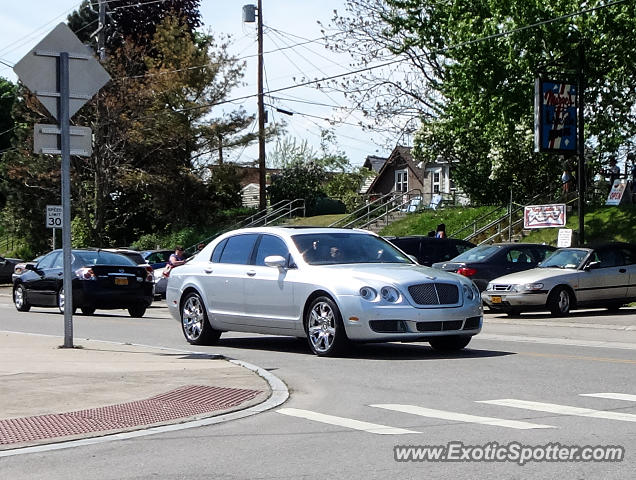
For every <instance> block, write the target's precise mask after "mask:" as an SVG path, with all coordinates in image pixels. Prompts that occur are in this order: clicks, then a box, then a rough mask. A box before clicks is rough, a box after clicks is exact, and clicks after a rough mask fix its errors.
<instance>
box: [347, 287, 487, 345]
mask: <svg viewBox="0 0 636 480" xmlns="http://www.w3.org/2000/svg"><path fill="white" fill-rule="evenodd" d="M338 303H339V306H340V311H341V313H342V321H343V323H344V326H345V330H346V331H347V336H348V337H349V339H350V340H354V341H365V342H372V341H394V340H395V341H417V340H422V339H426V338H429V337H438V336H447V335H462V336H464V335H470V336H472V335H476V334H477V333H479V332H480V331H481V327H482V324H483V309H482V306H481V302H479V303H475V302H472V303H470V304H468V303H465V304H464V305H461V306H458V307H444V306H431V307H427V308H415V307H413V306H411V305H409V304H398V305H386V304H385V305H378V304H375V303H374V302H367V301H365V300H363V299H362V298H361V297H360V296H359V295H341V296H339V297H338Z"/></svg>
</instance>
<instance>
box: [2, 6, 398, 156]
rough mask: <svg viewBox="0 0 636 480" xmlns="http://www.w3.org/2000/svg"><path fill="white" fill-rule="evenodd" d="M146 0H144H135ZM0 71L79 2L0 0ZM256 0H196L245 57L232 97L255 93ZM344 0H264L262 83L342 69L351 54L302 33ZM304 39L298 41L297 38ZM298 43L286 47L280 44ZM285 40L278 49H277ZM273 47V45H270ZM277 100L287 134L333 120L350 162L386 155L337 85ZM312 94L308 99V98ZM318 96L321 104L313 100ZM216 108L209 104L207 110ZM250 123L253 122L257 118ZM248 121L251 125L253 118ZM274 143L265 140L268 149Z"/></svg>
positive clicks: (315, 140) (313, 29) (309, 131)
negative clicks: (248, 17) (246, 14)
mask: <svg viewBox="0 0 636 480" xmlns="http://www.w3.org/2000/svg"><path fill="white" fill-rule="evenodd" d="M140 1H141V2H143V1H148V0H140ZM0 3H1V4H2V8H0V25H1V26H2V28H0V77H5V78H8V79H9V80H11V81H13V82H15V81H16V76H15V74H14V73H13V70H12V68H11V67H12V66H13V65H14V64H15V63H16V62H17V61H19V60H20V59H21V58H22V57H23V56H24V55H25V54H26V53H27V52H28V51H29V50H30V49H32V48H33V47H34V46H35V45H36V44H37V43H38V42H39V41H40V40H41V39H42V38H43V37H44V36H46V34H48V33H49V32H50V31H51V30H52V29H53V28H54V27H55V26H56V25H57V24H58V23H60V22H63V21H65V20H66V17H67V15H68V14H69V13H71V12H72V11H73V10H75V9H77V8H78V7H79V5H80V3H81V1H80V0H22V1H21V2H20V1H17V2H16V1H11V0H0ZM248 3H254V4H256V0H253V1H252V2H250V0H243V1H239V2H233V1H227V0H201V8H200V11H201V14H202V19H203V23H204V27H203V28H204V29H205V30H206V31H207V30H210V31H211V32H212V34H215V35H218V34H229V35H231V36H232V39H233V41H232V44H231V47H230V49H229V50H230V52H231V53H233V54H234V55H236V56H238V57H239V58H245V61H246V62H247V66H246V70H245V77H244V82H245V83H246V85H245V86H244V87H239V88H236V89H234V90H233V91H232V92H231V94H230V97H231V98H239V97H243V96H246V95H252V94H255V93H256V91H257V87H256V79H257V64H256V58H255V55H256V53H257V37H256V24H255V23H251V24H247V23H243V21H242V6H243V5H244V4H248ZM344 6H345V1H344V0H321V1H310V0H263V23H264V25H265V35H264V43H263V50H264V52H265V55H264V62H265V88H264V89H265V91H266V92H267V91H268V90H275V89H278V88H283V87H289V86H293V85H294V84H296V83H298V82H299V81H300V79H301V78H302V77H303V76H304V77H306V78H310V79H319V78H324V77H327V76H331V75H337V74H341V73H344V72H345V71H346V69H347V65H348V63H349V61H350V59H348V58H342V57H338V56H336V55H335V54H333V53H332V52H329V51H328V50H326V49H325V48H324V46H323V45H322V44H321V43H319V42H315V43H306V41H307V40H315V39H319V38H321V37H322V36H323V34H322V33H321V31H320V30H321V27H320V25H318V23H317V21H321V22H322V23H323V24H328V23H329V21H330V20H331V18H332V17H333V11H334V10H338V11H342V12H343V11H344ZM299 43H305V44H304V45H298V44H299ZM293 45H296V46H294V47H292V48H286V47H290V46H293ZM281 48H283V50H280V49H281ZM276 50H278V51H276ZM268 52H271V53H268ZM272 96H274V97H276V99H275V100H272V99H268V98H266V103H270V104H271V103H273V102H274V101H275V102H276V103H277V104H276V107H278V108H281V109H283V110H286V111H291V112H294V115H293V116H288V115H283V114H281V113H279V112H277V111H276V110H275V109H272V108H268V110H269V118H270V120H271V119H273V120H275V121H277V120H280V119H284V120H285V121H286V123H287V135H288V136H291V137H295V138H297V139H299V140H307V141H308V142H309V144H310V145H312V146H314V148H316V149H317V148H318V146H319V144H320V128H334V133H335V136H336V141H337V144H338V147H339V148H340V150H342V151H344V152H345V154H346V155H347V156H348V157H349V160H350V162H351V164H352V165H355V166H360V165H362V163H363V162H364V160H365V158H366V157H367V155H379V156H388V154H389V153H390V148H387V147H386V145H390V146H392V145H391V139H390V138H387V137H379V136H378V134H375V136H374V134H373V133H371V132H368V131H363V130H362V128H360V127H358V126H357V123H358V121H359V120H361V119H362V114H361V112H359V111H355V110H353V111H352V110H350V109H349V110H346V112H345V111H343V110H341V109H337V108H334V106H339V107H347V106H349V104H348V103H347V101H346V100H345V99H344V98H343V97H342V96H341V95H340V94H338V93H336V92H330V93H327V92H321V91H318V90H317V89H315V88H311V87H298V88H294V89H289V90H285V91H284V92H279V93H275V94H273V95H272ZM307 102H310V103H307ZM316 103H319V104H322V105H315V104H316ZM237 104H240V105H242V106H243V107H244V108H245V110H246V111H247V112H248V113H254V112H256V97H255V96H254V97H253V98H249V99H245V100H240V101H238V102H237ZM213 114H214V112H213ZM334 115H337V116H338V117H339V118H342V119H344V121H345V122H346V124H340V125H335V126H333V125H331V124H330V122H329V121H327V120H325V119H327V118H333V117H334ZM255 123H256V122H255ZM254 128H257V127H256V126H254ZM273 147H274V143H273V142H270V143H268V144H267V152H270V151H271V150H272V149H273ZM257 158H258V150H257V148H255V147H250V148H247V149H245V150H243V151H240V152H238V151H237V152H235V153H234V158H232V157H230V158H229V160H237V161H240V162H250V161H254V160H257Z"/></svg>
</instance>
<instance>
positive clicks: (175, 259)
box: [168, 245, 185, 268]
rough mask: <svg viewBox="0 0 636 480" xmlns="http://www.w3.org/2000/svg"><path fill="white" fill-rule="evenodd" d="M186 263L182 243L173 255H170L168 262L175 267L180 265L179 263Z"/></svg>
mask: <svg viewBox="0 0 636 480" xmlns="http://www.w3.org/2000/svg"><path fill="white" fill-rule="evenodd" d="M184 263H185V257H184V255H183V247H182V246H181V245H177V246H176V247H175V248H174V253H173V254H172V255H170V258H169V259H168V264H169V265H170V266H171V267H172V268H174V267H178V266H179V265H183V264H184Z"/></svg>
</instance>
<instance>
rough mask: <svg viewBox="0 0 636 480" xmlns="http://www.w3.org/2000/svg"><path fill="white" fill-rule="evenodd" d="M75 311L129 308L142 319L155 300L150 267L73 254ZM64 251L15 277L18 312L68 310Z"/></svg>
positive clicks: (97, 253)
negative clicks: (39, 308) (153, 299)
mask: <svg viewBox="0 0 636 480" xmlns="http://www.w3.org/2000/svg"><path fill="white" fill-rule="evenodd" d="M71 261H72V264H71V269H72V277H73V279H72V285H73V311H75V310H76V309H77V308H79V309H80V310H81V311H82V313H83V314H84V315H92V314H93V313H94V312H95V310H96V309H97V308H100V309H117V308H124V309H128V313H129V314H130V316H131V317H142V316H143V315H144V313H146V308H148V307H149V306H150V304H151V303H152V298H153V286H154V278H153V275H152V268H151V267H150V266H147V267H143V266H138V265H137V264H135V262H134V261H132V260H131V259H129V258H127V257H124V256H123V255H119V254H116V253H111V252H105V251H103V250H73V251H72V255H71ZM63 263H64V256H63V253H62V250H54V251H52V252H51V253H48V254H47V255H45V256H43V257H42V258H41V259H40V260H39V261H38V262H37V263H36V264H30V263H29V264H27V265H26V270H24V271H23V272H22V273H21V274H19V275H15V276H14V278H13V302H14V303H15V307H16V308H17V309H18V311H21V312H27V311H29V309H30V308H31V307H32V306H33V307H58V308H59V309H60V311H61V312H63V311H64V288H63V271H64V269H63Z"/></svg>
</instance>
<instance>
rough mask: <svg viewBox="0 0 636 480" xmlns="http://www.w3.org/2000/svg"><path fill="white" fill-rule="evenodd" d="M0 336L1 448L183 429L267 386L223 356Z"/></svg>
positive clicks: (256, 399) (253, 398) (254, 397)
mask: <svg viewBox="0 0 636 480" xmlns="http://www.w3.org/2000/svg"><path fill="white" fill-rule="evenodd" d="M63 340H64V339H63V338H62V337H51V336H43V335H31V334H21V333H12V332H11V333H9V332H0V382H1V383H0V385H1V394H0V450H7V449H15V448H22V447H26V446H32V445H39V444H45V443H55V442H63V441H67V440H74V439H79V438H89V437H94V436H101V435H107V434H112V433H118V432H123V431H131V430H138V429H144V428H149V427H154V426H157V425H166V424H172V423H182V422H185V421H191V420H196V419H201V418H206V417H210V416H216V415H220V414H224V413H228V412H232V411H236V410H241V409H245V408H248V407H251V406H254V405H256V404H259V403H262V402H264V401H266V400H267V399H268V397H269V396H270V395H271V389H270V385H269V383H268V382H267V381H266V380H265V379H263V378H262V377H260V376H259V375H257V374H256V373H254V372H253V371H251V370H248V369H247V368H244V367H241V366H239V365H236V364H234V363H231V362H229V361H228V360H225V359H223V358H220V357H217V356H214V355H207V354H194V353H184V352H178V351H174V350H169V349H159V348H152V347H143V346H132V345H123V344H116V343H109V342H100V341H95V340H85V339H75V340H74V344H75V347H76V348H72V349H71V348H60V346H61V345H62V344H63V343H64V342H63Z"/></svg>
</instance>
